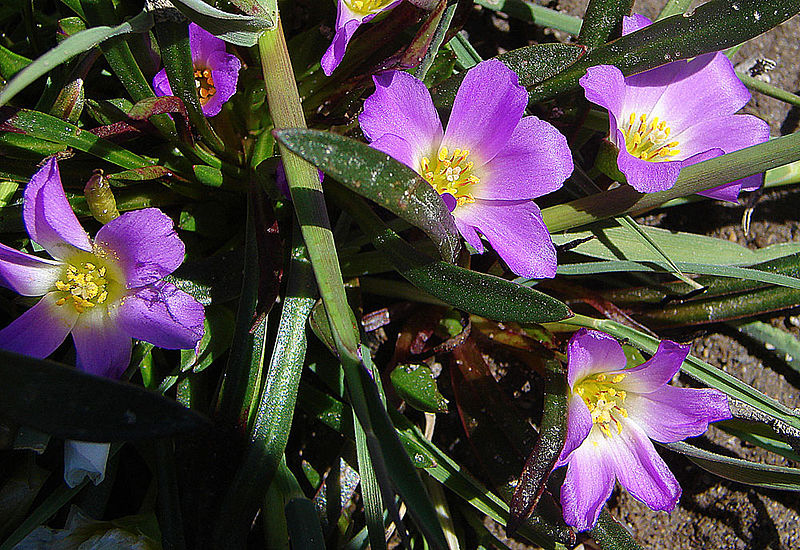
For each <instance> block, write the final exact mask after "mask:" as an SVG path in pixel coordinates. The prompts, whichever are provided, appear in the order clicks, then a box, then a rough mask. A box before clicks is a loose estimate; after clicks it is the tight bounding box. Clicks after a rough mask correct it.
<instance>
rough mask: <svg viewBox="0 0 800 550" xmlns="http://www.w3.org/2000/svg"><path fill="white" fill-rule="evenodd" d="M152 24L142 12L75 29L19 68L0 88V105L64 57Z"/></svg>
mask: <svg viewBox="0 0 800 550" xmlns="http://www.w3.org/2000/svg"><path fill="white" fill-rule="evenodd" d="M152 26H153V16H152V14H150V13H149V12H142V13H140V14H138V15H136V16H135V17H133V18H131V19H129V20H128V21H125V22H124V23H122V24H120V25H117V26H114V27H110V26H100V27H93V28H91V29H86V30H85V31H81V32H78V33H76V34H74V35H72V36H70V37H69V38H67V39H66V40H64V41H62V42H61V43H60V44H59V45H58V46H56V47H55V48H53V49H52V50H50V51H48V52H47V53H45V54H44V55H42V56H41V57H39V58H37V59H35V60H34V61H33V62H32V63H31V64H30V65H28V66H27V67H25V68H24V69H22V70H21V71H19V72H18V73H17V74H16V75H15V76H14V78H12V79H11V80H10V81H9V82H8V84H6V85H5V86H4V87H3V89H2V90H0V106H2V105H5V104H6V103H8V102H9V101H11V100H12V99H13V98H14V96H16V95H17V94H18V93H19V92H21V91H22V90H24V89H25V88H26V87H28V85H30V84H31V83H32V82H33V81H35V80H36V79H37V78H39V77H40V76H42V75H44V74H46V73H48V72H50V71H51V70H53V69H54V68H55V67H58V66H59V65H61V64H62V63H64V62H65V61H68V60H69V59H71V58H73V57H75V56H76V55H78V54H82V53H84V52H86V51H88V50H90V49H92V48H93V47H94V46H97V45H98V44H100V43H101V42H103V41H105V40H108V39H109V38H112V37H114V36H121V35H124V34H128V33H132V32H146V31H147V30H148V29H150V28H151V27H152Z"/></svg>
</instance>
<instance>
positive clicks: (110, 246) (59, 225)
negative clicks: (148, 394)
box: [0, 158, 203, 378]
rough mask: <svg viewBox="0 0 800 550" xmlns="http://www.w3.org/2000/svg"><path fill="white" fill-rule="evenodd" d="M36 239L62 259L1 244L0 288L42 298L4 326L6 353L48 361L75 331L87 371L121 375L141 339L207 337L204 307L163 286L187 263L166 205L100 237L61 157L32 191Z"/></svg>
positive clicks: (162, 341)
mask: <svg viewBox="0 0 800 550" xmlns="http://www.w3.org/2000/svg"><path fill="white" fill-rule="evenodd" d="M23 220H24V222H25V227H26V229H27V231H28V235H30V238H31V240H32V241H34V242H35V243H37V244H39V245H40V246H41V247H42V248H44V249H45V250H46V251H47V253H48V254H50V256H52V258H53V259H44V258H39V257H38V256H32V255H30V254H26V253H24V252H19V251H17V250H14V249H13V248H10V247H8V246H6V245H3V244H0V284H2V285H3V286H5V287H8V288H10V289H12V290H14V291H16V292H18V293H19V294H22V295H23V296H42V299H41V300H39V302H38V303H37V304H36V305H34V306H33V307H32V308H30V309H29V310H28V311H26V312H25V313H24V314H22V316H20V317H19V318H18V319H16V320H15V321H14V322H12V323H11V324H10V325H9V326H7V327H6V328H4V329H2V330H0V348H2V349H6V350H9V351H14V352H17V353H21V354H24V355H30V356H32V357H41V358H43V357H47V356H48V355H50V354H51V353H53V352H54V351H55V350H56V348H58V347H59V346H60V345H61V343H62V342H63V341H64V340H65V339H66V337H67V334H70V333H71V334H72V339H73V340H74V341H75V349H76V351H77V359H78V366H79V367H80V368H81V369H83V370H85V371H88V372H91V373H93V374H97V375H101V376H109V377H112V378H118V377H119V376H120V375H121V374H122V373H123V372H124V370H125V368H126V367H127V366H128V363H129V361H130V356H131V339H132V338H136V339H139V340H145V341H147V342H150V343H152V344H155V345H157V346H159V347H162V348H168V349H180V348H192V347H194V345H195V344H196V343H197V342H198V340H199V339H200V338H201V337H202V335H203V306H201V305H200V304H199V303H198V302H197V301H196V300H195V299H194V298H192V297H191V296H189V295H188V294H186V293H185V292H183V291H181V290H178V289H177V288H176V287H175V285H173V284H171V283H168V282H166V281H164V280H163V278H164V277H165V276H166V275H169V274H170V273H172V272H173V271H174V270H175V269H176V268H177V267H178V266H179V265H180V264H181V263H182V262H183V255H184V246H183V242H182V241H181V240H180V238H179V237H178V235H177V234H176V233H175V228H174V227H173V223H172V220H171V219H170V218H169V217H168V216H167V215H165V214H164V213H163V212H161V211H160V210H158V209H157V208H146V209H144V210H137V211H135V212H127V213H125V214H123V215H121V216H120V217H118V218H115V219H114V220H111V221H110V222H108V223H107V224H106V225H104V226H103V227H102V228H101V229H100V231H98V233H97V236H96V237H95V239H94V241H92V240H91V239H90V238H89V236H88V235H87V234H86V232H85V231H84V230H83V228H82V227H81V225H80V223H79V222H78V219H77V218H76V217H75V214H74V213H73V212H72V208H70V205H69V203H68V202H67V198H66V196H65V195H64V189H63V187H62V185H61V177H60V174H59V171H58V164H57V163H56V160H55V158H51V159H49V160H48V161H47V162H46V163H45V164H44V166H43V167H42V168H41V169H39V171H37V172H36V173H35V174H34V175H33V177H32V178H31V180H30V182H29V183H28V185H27V187H26V188H25V195H24V208H23Z"/></svg>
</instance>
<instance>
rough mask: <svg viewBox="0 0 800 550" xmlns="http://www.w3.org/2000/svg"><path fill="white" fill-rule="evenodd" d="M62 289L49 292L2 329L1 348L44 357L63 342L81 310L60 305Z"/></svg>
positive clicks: (0, 331)
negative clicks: (58, 303) (57, 303)
mask: <svg viewBox="0 0 800 550" xmlns="http://www.w3.org/2000/svg"><path fill="white" fill-rule="evenodd" d="M58 294H59V293H56V292H51V293H49V294H46V295H45V296H44V297H43V298H42V299H41V300H39V302H38V303H37V304H36V305H34V306H33V307H32V308H30V309H29V310H28V311H26V312H25V313H23V314H22V315H20V316H19V317H18V318H17V319H15V320H14V321H13V322H12V323H11V324H10V325H8V326H7V327H6V328H4V329H3V330H0V349H4V350H8V351H13V352H15V353H20V354H22V355H28V356H30V357H36V358H39V359H43V358H45V357H47V356H48V355H50V354H51V353H53V352H54V351H55V350H56V348H57V347H58V346H60V345H61V344H62V343H63V342H64V340H65V339H66V337H67V334H69V331H70V330H72V327H73V326H74V325H75V321H76V320H77V319H78V312H77V311H75V308H74V307H72V306H71V305H69V304H64V305H63V306H57V305H56V300H58V299H59V296H58Z"/></svg>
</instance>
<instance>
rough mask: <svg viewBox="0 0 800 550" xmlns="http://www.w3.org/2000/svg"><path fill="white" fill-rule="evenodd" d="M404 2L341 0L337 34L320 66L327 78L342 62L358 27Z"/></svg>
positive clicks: (337, 19)
mask: <svg viewBox="0 0 800 550" xmlns="http://www.w3.org/2000/svg"><path fill="white" fill-rule="evenodd" d="M401 1H402V0H339V2H338V6H337V9H336V34H335V35H334V36H333V41H332V42H331V45H330V46H328V49H327V51H326V52H325V53H324V54H323V56H322V60H321V61H320V65H321V66H322V72H324V73H325V74H326V75H327V76H330V75H331V74H333V71H334V70H336V67H338V66H339V63H341V62H342V58H343V57H344V52H345V50H347V44H348V43H349V42H350V39H351V38H353V34H355V32H356V30H357V29H358V27H360V26H361V24H362V23H367V22H369V21H370V20H371V19H373V18H374V17H375V16H376V15H378V14H380V13H381V12H385V11H388V10H390V9H392V8H393V7H395V6H396V5H397V4H399V3H400V2H401Z"/></svg>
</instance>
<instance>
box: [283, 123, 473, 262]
mask: <svg viewBox="0 0 800 550" xmlns="http://www.w3.org/2000/svg"><path fill="white" fill-rule="evenodd" d="M275 137H276V138H277V139H278V141H280V142H281V143H282V144H283V145H285V146H286V147H287V148H288V149H289V150H290V151H292V152H293V153H296V154H297V155H299V156H300V157H302V158H304V159H305V160H307V161H308V162H310V163H312V164H314V165H316V166H317V167H318V168H319V169H320V170H322V171H323V172H325V173H326V174H329V175H330V176H332V177H333V178H334V179H335V180H337V181H339V182H341V183H343V184H344V185H346V186H347V187H348V188H349V189H351V190H353V191H354V192H356V193H358V194H359V195H361V196H363V197H366V198H368V199H370V200H372V201H374V202H376V203H378V204H379V205H380V206H382V207H384V208H386V209H387V210H389V211H391V212H393V213H394V214H396V215H397V216H399V217H400V218H402V219H404V220H406V221H407V222H409V223H410V224H412V225H414V226H416V227H419V228H420V229H422V230H423V231H424V232H425V233H426V234H427V235H428V236H429V237H430V238H431V240H432V241H433V242H434V243H436V246H437V247H438V248H439V251H440V253H441V255H442V257H443V258H444V259H445V260H447V261H450V262H452V261H454V260H455V257H456V256H457V254H458V250H459V248H460V241H459V236H458V230H457V229H456V226H455V222H454V221H453V216H452V215H451V214H450V212H449V211H448V209H447V206H445V204H444V201H442V199H441V198H440V197H439V194H438V193H437V192H436V191H435V190H434V189H433V187H431V185H430V184H429V183H428V182H427V181H425V180H424V179H423V178H422V177H421V176H420V175H419V174H417V173H416V172H414V171H413V170H412V169H411V168H409V167H408V166H406V165H404V164H401V163H400V162H398V161H396V160H395V159H393V158H392V157H390V156H389V155H387V154H386V153H383V152H381V151H378V150H376V149H373V148H371V147H369V146H368V145H365V144H364V143H361V142H358V141H356V140H354V139H350V138H346V137H344V136H340V135H337V134H331V133H329V132H321V131H319V130H304V129H299V128H298V129H291V130H280V131H276V132H275Z"/></svg>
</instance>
